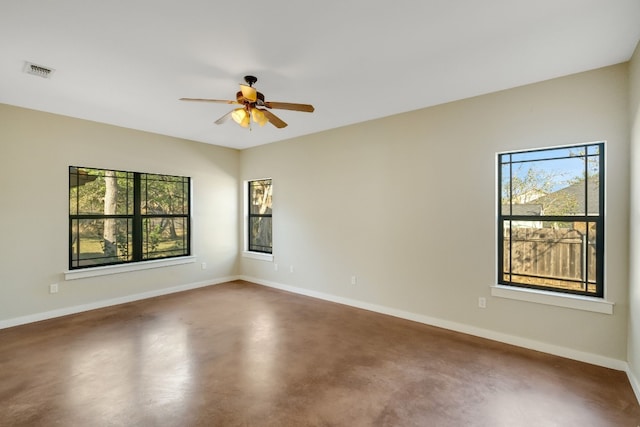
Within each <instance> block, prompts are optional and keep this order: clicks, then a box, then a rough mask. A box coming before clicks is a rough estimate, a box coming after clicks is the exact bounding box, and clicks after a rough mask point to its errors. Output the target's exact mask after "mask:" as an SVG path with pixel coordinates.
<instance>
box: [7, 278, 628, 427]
mask: <svg viewBox="0 0 640 427" xmlns="http://www.w3.org/2000/svg"><path fill="white" fill-rule="evenodd" d="M0 425H2V426H56V425H60V426H350V427H351V426H421V427H424V426H438V427H439V426H487V427H489V426H491V427H497V426H509V427H514V426H536V427H540V426H581V427H584V426H598V427H605V426H616V427H620V426H631V427H635V426H637V425H640V406H639V405H638V402H637V401H636V398H635V396H634V394H633V391H632V389H631V386H630V385H629V382H628V380H627V378H626V375H625V374H624V373H623V372H620V371H615V370H610V369H605V368H601V367H596V366H592V365H588V364H585V363H580V362H575V361H571V360H567V359H563V358H560V357H556V356H551V355H547V354H543V353H539V352H535V351H529V350H525V349H521V348H517V347H513V346H509V345H505V344H501V343H496V342H493V341H489V340H484V339H480V338H475V337H471V336H468V335H464V334H459V333H455V332H451V331H446V330H442V329H438V328H434V327H430V326H426V325H422V324H419V323H414V322H410V321H406V320H402V319H397V318H393V317H389V316H384V315H381V314H376V313H372V312H368V311H364V310H359V309H355V308H351V307H346V306H342V305H338V304H333V303H329V302H325V301H320V300H316V299H313V298H308V297H303V296H299V295H293V294H289V293H286V292H281V291H277V290H273V289H269V288H265V287H262V286H258V285H254V284H250V283H247V282H240V281H238V282H230V283H225V284H221V285H217V286H211V287H207V288H202V289H197V290H194V291H188V292H182V293H179V294H173V295H167V296H163V297H159V298H153V299H149V300H144V301H138V302H134V303H130V304H124V305H120V306H115V307H109V308H105V309H101V310H94V311H91V312H86V313H81V314H78V315H73V316H67V317H63V318H58V319H53V320H48V321H44V322H38V323H33V324H29V325H24V326H19V327H14V328H9V329H4V330H0Z"/></svg>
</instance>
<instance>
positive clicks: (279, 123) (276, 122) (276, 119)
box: [258, 108, 287, 129]
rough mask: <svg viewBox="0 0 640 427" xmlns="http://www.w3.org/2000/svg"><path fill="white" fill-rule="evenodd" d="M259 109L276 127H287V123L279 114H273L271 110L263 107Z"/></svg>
mask: <svg viewBox="0 0 640 427" xmlns="http://www.w3.org/2000/svg"><path fill="white" fill-rule="evenodd" d="M258 110H260V111H262V112H263V113H264V115H265V116H266V117H267V119H269V122H270V123H271V124H272V125H274V126H275V127H277V128H278V129H282V128H284V127H287V124H286V123H285V122H283V121H282V120H281V119H280V118H279V117H278V116H276V115H275V114H273V113H272V112H271V111H269V110H263V109H262V108H258Z"/></svg>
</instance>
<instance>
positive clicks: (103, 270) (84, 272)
mask: <svg viewBox="0 0 640 427" xmlns="http://www.w3.org/2000/svg"><path fill="white" fill-rule="evenodd" d="M194 262H196V257H195V256H185V257H179V258H168V259H158V260H153V261H143V262H134V263H130V264H119V265H105V266H102V267H90V268H83V269H80V270H67V271H65V272H64V279H65V280H75V279H84V278H86V277H97V276H106V275H109V274H118V273H127V272H129V271H139V270H148V269H151V268H159V267H169V266H172V265H181V264H191V263H194Z"/></svg>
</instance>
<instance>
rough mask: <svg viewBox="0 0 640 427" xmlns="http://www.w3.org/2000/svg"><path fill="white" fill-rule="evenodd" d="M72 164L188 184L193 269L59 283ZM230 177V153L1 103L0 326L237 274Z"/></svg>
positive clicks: (233, 167)
mask: <svg viewBox="0 0 640 427" xmlns="http://www.w3.org/2000/svg"><path fill="white" fill-rule="evenodd" d="M70 165H77V166H87V167H98V168H113V169H122V170H131V171H139V172H156V173H167V174H176V175H185V176H190V177H192V178H193V195H194V203H193V254H194V255H196V256H197V259H198V262H196V263H193V264H187V265H181V266H173V267H164V268H157V269H152V270H145V271H138V272H133V273H123V274H115V275H110V276H101V277H93V278H88V279H78V280H71V281H65V280H64V277H63V274H62V272H63V271H65V270H66V269H67V268H68V243H67V242H68V232H69V231H68V215H69V209H68V167H69V166H70ZM238 173H239V152H238V151H236V150H231V149H225V148H220V147H214V146H211V145H207V144H200V143H195V142H190V141H185V140H180V139H176V138H170V137H166V136H161V135H154V134H150V133H145V132H139V131H133V130H130V129H124V128H118V127H114V126H109V125H104V124H99V123H95V122H89V121H84V120H78V119H72V118H68V117H63V116H57V115H53V114H47V113H42V112H36V111H33V110H26V109H22V108H17V107H11V106H7V105H3V104H0V194H1V195H2V203H1V204H0V211H1V213H0V218H2V220H1V221H0V236H1V237H2V243H1V244H0V290H1V295H2V296H0V322H1V321H2V320H6V319H13V318H17V317H21V316H31V315H36V314H38V313H43V312H49V311H55V310H60V309H64V308H68V307H74V306H82V305H87V304H89V305H90V304H94V303H97V302H100V301H104V300H110V299H117V298H122V297H126V296H130V295H135V294H144V293H149V292H154V291H162V289H165V288H171V287H175V286H182V285H190V284H194V283H201V282H205V283H206V282H207V281H211V280H213V279H215V278H221V277H227V276H233V275H237V274H238V266H237V253H238V245H237V243H236V242H237V238H236V237H237V233H238V231H237V227H238V222H237V218H238V211H237V206H238V201H237V188H238V185H239V184H238ZM200 262H207V264H208V268H207V269H206V270H202V269H201V267H200V266H201V264H200ZM51 283H59V293H57V294H53V295H52V294H49V292H48V286H49V284H51Z"/></svg>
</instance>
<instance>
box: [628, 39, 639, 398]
mask: <svg viewBox="0 0 640 427" xmlns="http://www.w3.org/2000/svg"><path fill="white" fill-rule="evenodd" d="M629 81H630V93H631V97H630V98H631V99H630V103H629V106H630V118H631V155H630V159H631V164H632V165H633V167H632V168H631V198H630V199H631V202H630V203H631V209H630V221H629V224H630V225H629V235H630V239H631V245H630V253H629V260H630V262H629V267H630V268H629V271H630V273H629V301H630V310H629V339H628V341H629V342H628V346H629V354H628V361H629V367H630V370H631V372H632V373H633V375H634V377H635V378H636V381H637V380H638V379H640V226H639V224H638V219H640V44H639V45H638V47H636V51H635V54H634V55H633V57H632V59H631V62H630V65H629ZM639 391H640V390H639Z"/></svg>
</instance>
